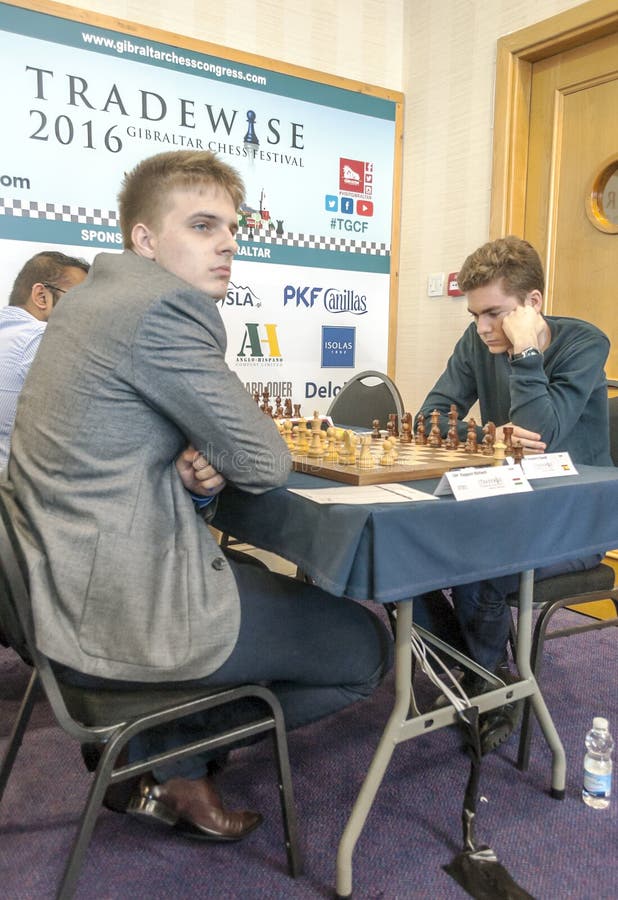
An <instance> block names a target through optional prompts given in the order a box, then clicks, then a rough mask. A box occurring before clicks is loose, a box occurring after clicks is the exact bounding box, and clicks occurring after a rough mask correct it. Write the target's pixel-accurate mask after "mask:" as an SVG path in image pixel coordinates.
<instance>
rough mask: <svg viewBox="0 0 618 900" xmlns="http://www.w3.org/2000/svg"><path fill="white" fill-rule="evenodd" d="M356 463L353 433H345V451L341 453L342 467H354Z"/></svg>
mask: <svg viewBox="0 0 618 900" xmlns="http://www.w3.org/2000/svg"><path fill="white" fill-rule="evenodd" d="M355 462H356V445H355V440H354V433H353V432H352V431H348V430H346V431H344V432H343V449H342V450H341V452H340V453H339V465H340V466H353V465H354V463H355Z"/></svg>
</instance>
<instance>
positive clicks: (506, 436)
mask: <svg viewBox="0 0 618 900" xmlns="http://www.w3.org/2000/svg"><path fill="white" fill-rule="evenodd" d="M502 437H503V440H504V445H505V447H506V454H507V456H510V455H511V454H512V452H513V426H512V425H505V426H504V428H503V429H502Z"/></svg>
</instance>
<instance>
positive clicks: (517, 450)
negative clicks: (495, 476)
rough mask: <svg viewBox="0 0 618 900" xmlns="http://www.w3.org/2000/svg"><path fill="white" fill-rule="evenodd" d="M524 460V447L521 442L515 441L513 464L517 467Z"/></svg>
mask: <svg viewBox="0 0 618 900" xmlns="http://www.w3.org/2000/svg"><path fill="white" fill-rule="evenodd" d="M523 458H524V446H523V444H522V443H521V442H520V441H513V462H514V463H515V464H516V465H519V463H520V462H521V461H522V459H523Z"/></svg>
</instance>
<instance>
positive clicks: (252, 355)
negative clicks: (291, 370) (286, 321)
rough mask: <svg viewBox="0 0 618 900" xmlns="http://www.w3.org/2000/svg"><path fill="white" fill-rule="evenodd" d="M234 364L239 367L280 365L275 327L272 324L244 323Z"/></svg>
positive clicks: (281, 359)
mask: <svg viewBox="0 0 618 900" xmlns="http://www.w3.org/2000/svg"><path fill="white" fill-rule="evenodd" d="M236 362H237V363H238V364H239V365H266V366H280V365H282V363H283V357H282V356H281V350H280V349H279V338H278V337H277V326H276V325H274V324H272V323H266V324H264V325H259V324H258V323H257V322H246V323H245V333H244V335H243V339H242V342H241V345H240V350H239V351H238V354H237V355H236Z"/></svg>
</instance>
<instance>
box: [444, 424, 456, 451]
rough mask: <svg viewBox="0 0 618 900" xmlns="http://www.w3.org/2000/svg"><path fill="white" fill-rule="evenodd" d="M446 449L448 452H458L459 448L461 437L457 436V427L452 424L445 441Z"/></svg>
mask: <svg viewBox="0 0 618 900" xmlns="http://www.w3.org/2000/svg"><path fill="white" fill-rule="evenodd" d="M444 447H445V448H446V449H447V450H457V448H458V447H459V436H458V434H457V425H453V424H452V423H451V425H450V427H449V430H448V432H447V435H446V440H445V441H444Z"/></svg>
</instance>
